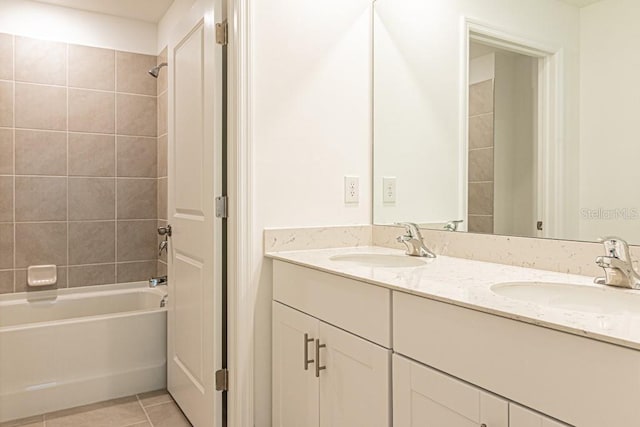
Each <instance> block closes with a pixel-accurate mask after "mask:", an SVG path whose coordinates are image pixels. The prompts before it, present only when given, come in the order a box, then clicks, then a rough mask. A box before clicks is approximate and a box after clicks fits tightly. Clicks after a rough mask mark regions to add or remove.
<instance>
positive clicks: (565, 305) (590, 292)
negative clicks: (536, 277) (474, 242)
mask: <svg viewBox="0 0 640 427" xmlns="http://www.w3.org/2000/svg"><path fill="white" fill-rule="evenodd" d="M491 290H492V291H493V292H494V293H496V294H498V295H502V296H504V297H508V298H513V299H516V300H521V301H527V302H532V303H535V304H539V305H543V306H547V307H553V308H561V309H565V310H574V311H582V312H587V313H600V314H623V313H637V314H640V293H631V292H624V291H622V290H621V289H614V288H612V289H608V288H601V287H596V286H580V285H571V284H564V283H540V282H514V283H499V284H496V285H493V286H491Z"/></svg>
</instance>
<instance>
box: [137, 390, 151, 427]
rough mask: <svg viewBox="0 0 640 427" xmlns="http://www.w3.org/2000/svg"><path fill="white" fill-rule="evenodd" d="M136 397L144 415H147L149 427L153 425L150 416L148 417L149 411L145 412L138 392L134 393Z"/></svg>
mask: <svg viewBox="0 0 640 427" xmlns="http://www.w3.org/2000/svg"><path fill="white" fill-rule="evenodd" d="M136 399H138V404H139V405H140V407H141V408H142V412H144V416H145V417H147V421H148V422H149V425H150V426H151V427H153V423H152V422H151V417H149V413H148V412H147V410H146V408H145V407H144V405H143V404H142V399H140V395H139V394H136Z"/></svg>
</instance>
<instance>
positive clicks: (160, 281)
mask: <svg viewBox="0 0 640 427" xmlns="http://www.w3.org/2000/svg"><path fill="white" fill-rule="evenodd" d="M166 284H167V276H160V277H152V278H151V279H149V287H150V288H155V287H156V286H159V285H166Z"/></svg>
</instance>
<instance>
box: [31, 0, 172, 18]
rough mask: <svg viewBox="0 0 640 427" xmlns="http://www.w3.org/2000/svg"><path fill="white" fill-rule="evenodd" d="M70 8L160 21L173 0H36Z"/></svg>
mask: <svg viewBox="0 0 640 427" xmlns="http://www.w3.org/2000/svg"><path fill="white" fill-rule="evenodd" d="M36 1H38V2H40V3H48V4H53V5H57V6H63V7H69V8H72V9H78V10H86V11H89V12H97V13H104V14H107V15H113V16H119V17H122V18H130V19H137V20H140V21H146V22H155V23H157V22H158V21H160V18H162V17H163V16H164V14H165V12H166V11H167V9H169V6H171V3H173V0H36Z"/></svg>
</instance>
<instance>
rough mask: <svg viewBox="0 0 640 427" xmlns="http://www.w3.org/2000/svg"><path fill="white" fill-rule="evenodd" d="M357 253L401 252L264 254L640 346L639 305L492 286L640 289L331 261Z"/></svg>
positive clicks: (481, 266) (428, 263) (487, 269)
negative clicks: (608, 308) (541, 299)
mask: <svg viewBox="0 0 640 427" xmlns="http://www.w3.org/2000/svg"><path fill="white" fill-rule="evenodd" d="M356 253H357V254H390V255H404V251H401V250H397V249H389V248H382V247H373V246H365V247H349V248H335V249H315V250H301V251H287V252H269V253H267V254H266V256H267V257H268V258H271V259H276V260H281V261H286V262H290V263H293V264H297V265H301V266H305V267H310V268H313V269H316V270H321V271H324V272H328V273H332V274H337V275H340V276H343V277H347V278H350V279H355V280H360V281H363V282H367V283H370V284H372V285H376V286H383V287H386V288H389V289H392V290H395V291H400V292H405V293H410V294H413V295H417V296H420V297H424V298H429V299H433V300H437V301H442V302H446V303H450V304H454V305H458V306H461V307H466V308H470V309H473V310H477V311H482V312H485V313H489V314H494V315H498V316H501V317H505V318H509V319H514V320H518V321H522V322H527V323H531V324H534V325H538V326H543V327H547V328H550V329H555V330H558V331H562V332H568V333H571V334H575V335H579V336H583V337H588V338H592V339H596V340H599V341H604V342H608V343H612V344H617V345H621V346H625V347H629V348H633V349H637V350H640V303H638V310H637V311H636V310H634V311H620V312H618V313H615V314H605V313H596V312H588V311H586V310H585V311H581V310H580V308H579V303H578V302H576V308H577V309H567V308H555V307H549V306H543V305H539V304H536V303H534V302H529V301H523V300H517V299H512V298H508V297H505V296H501V295H498V294H496V293H494V292H493V291H492V290H491V285H494V284H496V283H504V282H545V283H571V284H575V285H581V286H589V287H593V288H597V289H600V290H602V291H603V292H616V293H621V294H624V293H628V294H635V295H634V296H631V295H630V300H632V301H635V299H636V296H637V295H640V291H632V290H625V289H617V288H609V287H604V286H599V285H594V284H593V277H587V276H578V275H574V274H564V273H556V272H551V271H544V270H536V269H532V268H522V267H513V266H508V265H501V264H493V263H488V262H482V261H474V260H468V259H461V258H452V257H446V256H438V258H435V259H426V258H421V259H422V260H424V261H425V265H424V266H419V267H391V268H390V267H370V266H363V265H360V264H355V263H352V262H347V261H334V260H331V259H330V258H331V257H333V256H336V255H345V254H356ZM605 288H606V289H605ZM638 301H640V298H639V299H638ZM631 305H633V303H631Z"/></svg>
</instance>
